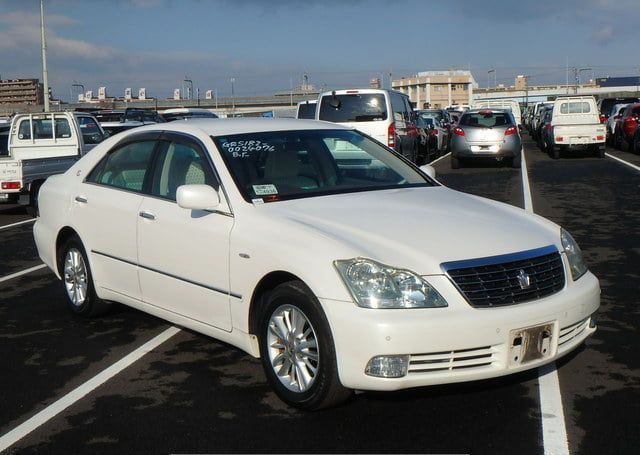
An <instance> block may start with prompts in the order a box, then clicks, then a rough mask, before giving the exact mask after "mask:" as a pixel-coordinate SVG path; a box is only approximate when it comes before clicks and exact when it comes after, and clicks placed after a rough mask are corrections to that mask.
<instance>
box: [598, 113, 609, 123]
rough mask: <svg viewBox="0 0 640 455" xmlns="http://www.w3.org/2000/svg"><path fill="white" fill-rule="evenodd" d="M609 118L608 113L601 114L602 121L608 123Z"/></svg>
mask: <svg viewBox="0 0 640 455" xmlns="http://www.w3.org/2000/svg"><path fill="white" fill-rule="evenodd" d="M608 119H609V116H608V115H604V114H600V123H607V120H608Z"/></svg>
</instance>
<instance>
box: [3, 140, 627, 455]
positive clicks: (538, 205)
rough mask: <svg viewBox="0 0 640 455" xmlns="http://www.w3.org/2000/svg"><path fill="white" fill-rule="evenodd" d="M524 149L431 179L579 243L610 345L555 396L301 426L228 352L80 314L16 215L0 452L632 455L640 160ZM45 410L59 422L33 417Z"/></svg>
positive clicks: (560, 369) (134, 319) (318, 418)
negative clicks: (524, 213) (537, 220)
mask: <svg viewBox="0 0 640 455" xmlns="http://www.w3.org/2000/svg"><path fill="white" fill-rule="evenodd" d="M523 140H524V148H525V158H526V162H524V163H523V168H522V172H521V171H520V170H518V169H512V168H511V167H509V166H508V165H506V164H505V165H496V163H494V162H489V163H486V164H485V163H480V164H479V165H478V166H477V167H473V168H469V167H466V168H462V169H457V170H453V169H451V166H450V162H449V160H448V157H444V158H442V159H440V160H437V161H436V162H435V163H434V167H435V168H436V171H437V176H438V179H439V180H440V181H441V182H442V183H444V184H445V185H447V186H449V187H451V188H453V189H457V190H460V191H464V192H467V193H471V194H475V195H479V196H483V197H488V198H491V199H495V200H498V201H502V202H506V203H508V204H512V205H514V206H517V207H522V208H527V209H532V210H533V211H534V212H535V213H537V214H539V215H541V216H544V217H546V218H549V219H551V220H552V221H554V222H556V223H558V224H560V225H562V226H563V227H565V228H567V229H568V230H569V231H570V232H571V233H572V234H573V236H574V237H575V238H576V240H577V241H578V242H579V244H580V245H581V247H582V249H583V252H584V254H585V258H586V260H587V262H588V264H589V266H590V269H591V270H592V271H593V272H594V274H595V275H596V276H597V277H598V278H599V279H600V284H601V287H602V306H601V310H600V314H599V330H598V332H597V333H596V334H595V336H593V337H592V338H590V339H588V340H587V342H586V345H585V346H584V347H583V348H580V349H578V350H577V351H576V352H574V353H573V354H571V355H569V356H568V357H566V358H564V359H563V360H562V361H561V362H560V363H559V364H558V365H557V377H558V381H557V383H556V382H555V381H553V378H554V377H555V376H554V373H553V372H552V373H550V376H549V375H547V376H546V377H545V378H546V379H544V380H541V379H540V375H541V374H542V373H541V372H538V371H533V372H529V373H525V374H518V375H514V376H509V377H506V378H502V379H497V380H491V381H483V382H475V383H469V384H460V385H454V386H451V385H447V386H437V387H431V388H421V389H414V390H407V391H403V392H395V393H359V394H357V395H356V396H355V397H354V398H353V399H352V400H351V401H349V402H348V403H346V404H345V405H343V406H341V407H339V408H336V409H330V410H327V411H322V412H315V413H305V412H300V411H297V410H294V409H292V408H288V407H287V406H286V405H284V404H283V403H282V402H281V401H280V400H279V399H278V398H277V397H276V396H275V394H274V393H273V392H272V389H271V388H270V387H269V386H268V384H267V383H266V380H265V377H264V374H263V371H262V367H261V365H260V362H259V361H258V360H256V359H254V358H252V357H250V356H249V355H247V354H245V353H244V352H242V351H240V350H238V349H235V348H232V347H230V346H228V345H226V344H224V343H221V342H218V341H215V340H213V339H210V338H207V337H205V336H203V335H199V334H196V333H193V332H191V331H187V330H171V329H170V328H171V326H170V325H169V324H168V323H166V322H164V321H162V320H160V319H156V318H154V317H152V316H149V315H147V314H144V313H141V312H138V311H136V310H132V309H128V308H126V307H119V308H118V309H117V310H116V311H114V312H112V313H110V314H109V315H108V316H106V317H103V318H100V319H94V320H86V319H82V318H79V317H75V316H73V315H71V313H70V312H69V311H68V310H67V308H66V304H65V300H64V290H63V288H62V287H61V285H60V283H59V282H58V281H57V280H56V278H55V277H54V275H53V274H52V273H51V272H50V271H49V270H48V269H46V268H43V267H40V268H38V266H40V265H41V262H40V260H39V259H38V256H37V252H36V248H35V244H34V242H33V237H32V232H31V230H32V226H33V223H32V222H30V221H29V217H28V216H27V215H26V213H25V212H24V210H23V209H22V208H20V207H17V206H7V205H5V206H0V240H1V242H2V248H1V249H0V356H1V357H2V359H3V363H4V369H3V374H2V375H0V390H2V391H3V400H2V406H1V407H0V450H1V449H2V447H3V444H2V442H4V443H6V441H7V440H9V439H8V436H11V433H10V432H11V431H12V430H14V429H16V428H18V427H19V426H20V425H21V424H23V423H25V422H26V424H25V425H24V426H21V427H19V428H20V429H21V431H23V432H24V434H25V435H24V437H20V438H17V441H16V442H15V444H13V445H11V446H10V447H9V448H8V450H7V452H8V453H42V452H50V453H79V452H89V451H90V452H92V453H176V452H177V453H184V452H199V453H202V452H205V453H206V452H280V453H303V452H370V453H374V452H413V453H474V454H475V453H520V454H542V453H565V452H563V447H565V448H566V443H565V442H564V441H565V440H567V441H568V448H569V451H570V453H574V454H595V453H599V454H605V453H636V451H637V447H638V445H639V444H640V436H639V434H640V433H639V432H638V431H637V426H638V425H637V421H638V418H639V417H640V356H639V355H638V351H637V342H638V341H637V340H638V329H639V327H640V312H639V311H638V298H637V291H636V286H637V282H638V278H639V274H640V273H639V272H638V271H639V270H640V247H639V246H638V238H639V235H640V228H639V227H638V226H639V225H640V199H639V198H638V193H639V190H640V156H638V155H634V154H632V153H628V152H620V151H614V150H608V155H607V157H606V158H605V159H598V158H593V157H586V156H584V157H582V156H580V157H566V156H565V157H564V158H562V159H560V160H552V159H551V158H549V156H548V155H546V154H543V153H542V152H540V151H539V150H538V149H537V147H536V146H535V144H534V143H533V142H532V141H531V140H529V139H528V136H524V138H523ZM620 160H623V161H620ZM426 203H428V201H427V202H426ZM469 221H470V223H472V220H469ZM425 232H426V230H425ZM29 270H31V271H29ZM23 271H29V272H28V273H24V274H20V272H23ZM168 330H169V331H168ZM159 335H162V338H159V339H157V338H155V337H157V336H159ZM150 340H156V342H154V343H153V345H150V346H149V345H147V346H143V345H145V343H147V342H148V341H150ZM141 346H143V348H142V349H141V350H140V349H139V348H140V347H141ZM132 352H135V355H134V357H128V359H129V361H128V362H125V364H118V363H117V362H119V361H121V359H123V358H126V357H127V356H128V355H129V354H130V353H132ZM114 365H115V366H116V367H118V368H114ZM105 372H106V373H105ZM546 372H547V373H548V372H549V370H547V371H546ZM97 376H99V378H98V380H96V377H97ZM549 378H551V380H549ZM556 384H559V387H557V386H556ZM63 397H64V400H65V401H63V402H58V401H57V400H59V399H61V398H63ZM52 405H53V406H52ZM67 405H68V407H65V406H67ZM56 406H57V407H58V409H56ZM60 409H61V411H60V412H57V410H60ZM41 411H42V412H43V413H42V414H40V415H41V416H46V415H52V418H50V419H49V420H46V419H44V418H43V419H31V418H32V417H33V416H35V415H37V414H38V413H39V412H41ZM48 413H51V414H48ZM562 414H563V415H564V424H563V419H562ZM365 416H366V419H365V418H364V417H365ZM13 434H14V435H15V434H16V433H13ZM1 435H5V436H1ZM3 438H4V441H3ZM565 438H566V439H565ZM563 444H564V446H563Z"/></svg>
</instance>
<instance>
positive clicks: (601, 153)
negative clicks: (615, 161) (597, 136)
mask: <svg viewBox="0 0 640 455" xmlns="http://www.w3.org/2000/svg"><path fill="white" fill-rule="evenodd" d="M604 152H605V148H604V145H603V146H599V145H598V146H596V156H597V157H598V158H604Z"/></svg>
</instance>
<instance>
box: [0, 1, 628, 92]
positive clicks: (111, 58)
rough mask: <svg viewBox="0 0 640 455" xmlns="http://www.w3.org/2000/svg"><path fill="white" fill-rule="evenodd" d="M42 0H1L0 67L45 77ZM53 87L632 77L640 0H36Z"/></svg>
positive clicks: (253, 88) (6, 75) (269, 87)
mask: <svg viewBox="0 0 640 455" xmlns="http://www.w3.org/2000/svg"><path fill="white" fill-rule="evenodd" d="M39 12H40V11H39V1H38V0H0V77H1V78H2V79H13V78H32V77H33V78H41V77H42V66H41V60H40V15H39ZM45 15H46V16H45V22H46V29H47V46H48V53H47V61H48V69H49V85H50V86H51V87H52V90H53V95H54V97H56V98H61V99H65V100H68V99H70V98H71V93H72V84H73V83H74V81H75V82H77V83H80V84H82V85H84V87H85V90H93V91H94V93H97V90H98V87H99V86H106V87H107V93H108V94H109V95H111V96H122V95H123V92H124V89H125V88H126V87H131V88H132V89H133V91H134V94H135V93H137V89H138V88H139V87H146V88H147V96H148V97H151V96H153V97H158V98H167V97H171V96H172V94H173V89H174V88H178V87H180V85H181V81H182V80H183V79H185V78H188V79H191V80H192V81H193V84H194V87H195V88H199V89H200V93H201V96H202V97H204V91H205V90H210V89H211V90H216V91H217V93H218V95H219V96H221V97H224V96H229V95H230V93H231V78H233V79H234V80H235V82H234V91H235V95H236V96H256V95H271V94H273V93H274V92H276V91H287V90H289V88H290V86H291V85H292V84H293V85H294V86H295V85H298V84H300V83H301V81H302V78H303V75H304V74H307V75H308V76H309V80H310V82H311V83H313V84H315V85H316V87H318V88H341V87H357V86H367V85H368V81H369V79H371V78H373V77H381V78H383V80H384V85H385V86H387V85H388V80H389V74H390V73H391V74H392V77H393V78H394V79H397V78H399V77H403V76H411V75H413V74H416V73H417V72H419V71H427V70H447V69H471V71H472V73H473V74H474V76H475V78H476V80H477V82H478V84H479V86H480V87H485V86H487V84H490V85H493V83H494V81H493V80H494V74H493V73H491V77H490V79H489V80H488V77H487V76H488V73H487V71H489V70H490V69H495V76H496V79H497V83H498V84H500V83H503V84H506V85H512V84H513V78H514V77H515V76H516V75H517V74H525V75H528V76H529V80H530V83H531V84H546V83H554V82H557V83H564V82H565V79H566V66H567V64H568V66H569V67H578V68H592V70H590V71H586V72H582V77H583V78H585V79H586V78H589V77H591V76H595V77H603V76H624V75H627V76H638V75H640V49H639V48H638V45H637V37H636V35H635V34H634V33H632V34H631V35H629V33H628V32H629V31H630V30H633V27H631V28H630V23H629V21H628V20H627V19H632V18H633V19H634V20H635V19H636V18H638V17H640V0H535V1H531V0H510V1H505V0H482V1H477V0H442V1H440V0H422V1H414V0H386V1H385V0H45Z"/></svg>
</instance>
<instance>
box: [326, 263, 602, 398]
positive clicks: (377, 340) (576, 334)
mask: <svg viewBox="0 0 640 455" xmlns="http://www.w3.org/2000/svg"><path fill="white" fill-rule="evenodd" d="M428 279H429V282H430V283H431V284H432V285H433V286H434V287H435V288H436V289H437V290H438V292H440V294H441V295H442V296H443V297H444V298H445V299H446V300H447V301H448V303H449V307H447V308H431V309H406V310H372V309H365V308H360V307H358V306H356V305H355V304H354V303H353V302H343V301H336V300H328V299H320V300H321V303H322V306H323V308H324V309H325V313H326V315H327V318H328V319H329V324H330V326H331V328H332V332H333V338H334V343H335V349H336V356H337V364H338V372H339V376H340V381H341V382H342V384H343V385H344V386H345V387H348V388H352V389H359V390H387V391H388V390H399V389H406V388H411V387H420V386H427V385H434V384H446V383H456V382H466V381H474V380H479V379H487V378H493V377H498V376H504V375H508V374H512V373H516V372H519V371H524V370H528V369H532V368H536V367H538V366H541V365H544V364H546V363H549V362H551V361H553V360H556V359H558V358H559V357H561V356H563V355H565V354H567V353H569V352H571V351H572V350H573V349H575V348H576V347H577V346H579V345H580V344H581V343H582V342H583V341H584V340H585V339H586V338H587V337H588V336H590V335H591V334H593V333H594V332H595V330H596V328H595V327H589V322H590V317H591V315H592V314H594V313H595V312H596V311H597V310H598V307H599V306H600V286H599V284H598V280H597V278H596V277H595V276H593V275H592V274H591V273H590V272H587V274H585V275H584V276H583V277H581V278H580V279H579V280H578V281H575V282H574V281H571V279H570V278H569V277H568V279H567V281H568V282H567V284H566V285H565V288H564V289H563V290H561V291H560V292H558V293H556V294H554V295H551V296H549V297H547V298H544V299H540V300H536V301H532V302H527V303H521V304H516V305H512V306H507V307H499V308H483V309H478V308H473V307H471V306H470V305H469V304H468V303H467V302H466V301H465V300H464V298H463V297H462V296H461V295H460V293H459V292H458V291H457V290H456V289H455V287H454V286H453V284H452V283H451V282H450V281H449V280H448V279H447V278H446V277H444V276H435V277H429V278H428ZM545 323H551V324H552V325H553V331H552V336H551V340H550V353H549V354H548V355H547V356H546V357H545V358H543V359H539V360H534V361H531V362H529V363H526V364H519V365H512V362H510V358H509V357H510V333H511V332H512V331H514V330H516V329H521V328H525V327H531V326H533V325H538V324H545ZM380 355H409V356H410V358H409V359H410V360H409V370H408V373H407V374H406V375H405V376H404V377H401V378H381V377H373V376H368V375H366V374H365V373H364V372H365V368H366V365H367V363H368V362H369V360H370V359H371V358H373V357H375V356H380ZM443 359H445V360H446V361H445V362H443Z"/></svg>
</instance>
